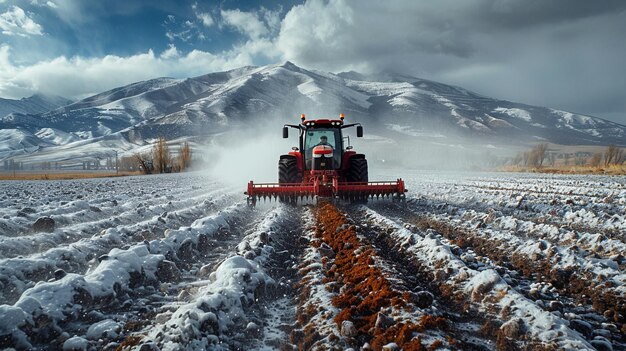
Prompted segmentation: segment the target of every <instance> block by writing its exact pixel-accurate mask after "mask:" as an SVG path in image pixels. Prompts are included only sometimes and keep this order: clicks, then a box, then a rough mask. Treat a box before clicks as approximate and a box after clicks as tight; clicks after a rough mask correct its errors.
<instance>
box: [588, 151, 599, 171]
mask: <svg viewBox="0 0 626 351" xmlns="http://www.w3.org/2000/svg"><path fill="white" fill-rule="evenodd" d="M601 163H602V154H601V153H599V152H597V153H595V154H593V156H592V157H591V159H590V160H589V165H590V166H591V167H599V166H600V164H601Z"/></svg>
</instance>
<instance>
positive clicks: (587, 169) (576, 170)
mask: <svg viewBox="0 0 626 351" xmlns="http://www.w3.org/2000/svg"><path fill="white" fill-rule="evenodd" d="M498 171H503V172H528V173H554V174H604V175H626V165H609V166H602V167H592V166H546V167H539V168H535V167H520V166H505V167H501V168H499V169H498Z"/></svg>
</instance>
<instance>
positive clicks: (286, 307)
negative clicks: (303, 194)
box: [120, 206, 301, 351]
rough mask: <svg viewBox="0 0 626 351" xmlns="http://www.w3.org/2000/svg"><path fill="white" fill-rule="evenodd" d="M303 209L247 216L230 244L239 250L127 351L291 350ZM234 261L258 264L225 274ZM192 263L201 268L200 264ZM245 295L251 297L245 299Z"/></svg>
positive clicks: (163, 311)
mask: <svg viewBox="0 0 626 351" xmlns="http://www.w3.org/2000/svg"><path fill="white" fill-rule="evenodd" d="M299 211H300V210H299V209H296V208H289V207H283V206H279V207H278V208H275V209H271V210H269V211H268V212H266V211H263V214H262V216H258V215H257V216H256V218H259V219H257V220H255V217H250V218H246V219H245V225H244V226H243V227H242V228H241V229H240V230H238V231H237V235H235V237H236V239H237V240H232V241H231V246H230V247H231V248H232V249H233V250H230V251H229V252H228V253H227V254H222V255H221V257H222V259H221V260H213V261H212V263H211V267H210V268H209V269H206V268H207V267H208V266H207V265H205V266H204V267H202V268H200V269H199V270H197V272H198V273H195V276H196V279H198V278H197V276H198V275H199V274H202V276H203V277H204V278H203V279H205V280H199V281H197V282H195V283H192V284H189V283H186V284H185V285H187V286H190V285H191V286H192V288H191V290H189V289H186V290H183V291H186V292H185V294H184V297H185V299H183V300H181V299H180V297H181V294H182V293H179V294H178V296H179V298H178V301H173V302H169V303H166V304H165V305H163V306H162V307H160V308H157V310H156V311H155V313H156V317H155V320H156V323H149V324H147V325H144V326H143V328H141V329H140V330H139V331H137V332H136V333H133V334H132V335H131V336H129V337H127V338H126V340H125V341H124V342H123V343H122V346H123V347H121V348H120V349H122V350H126V349H130V348H131V347H132V346H133V345H137V344H138V345H141V347H145V348H147V347H153V346H151V345H154V346H156V347H159V348H161V349H163V348H165V349H171V350H187V349H196V350H200V349H211V350H246V351H247V350H256V349H259V350H267V349H291V347H292V346H291V344H290V343H289V334H290V332H291V329H292V328H293V323H294V320H295V307H294V306H295V301H294V297H295V296H294V289H293V285H294V283H295V279H296V278H297V277H296V268H295V265H296V260H297V257H298V254H299V246H298V244H297V242H298V239H299V236H300V234H301V230H300V227H301V223H300V215H299ZM235 237H234V238H235ZM234 238H233V239H234ZM230 262H248V263H252V264H253V266H254V269H253V271H249V272H246V273H245V274H244V275H243V276H240V273H239V272H240V271H239V269H236V270H233V273H232V275H231V274H230V273H229V274H227V275H226V276H224V275H223V274H224V273H223V270H224V265H226V266H228V265H229V264H230ZM248 263H246V264H244V266H241V268H243V267H245V266H246V265H247V264H248ZM240 264H241V263H240ZM193 266H194V267H196V269H197V264H195V263H194V265H193ZM250 268H253V267H250ZM183 271H185V272H186V271H188V270H187V269H183ZM189 272H191V273H193V272H194V269H193V268H191V270H189ZM202 272H203V273H202ZM248 274H249V275H248ZM256 274H262V275H263V276H264V277H265V278H264V279H265V281H266V282H265V283H262V284H259V283H260V282H259V281H257V279H258V278H253V276H255V275H256ZM224 278H227V279H226V280H223V279H224ZM241 278H243V279H242V280H241V281H239V282H234V281H233V280H239V279H241ZM231 284H235V286H233V287H231V286H230V285H231ZM239 284H243V285H239ZM232 288H234V290H232ZM248 289H251V290H248ZM242 292H243V293H244V295H242V296H239V295H238V294H239V293H242ZM233 293H236V294H237V295H233ZM173 343H175V344H173Z"/></svg>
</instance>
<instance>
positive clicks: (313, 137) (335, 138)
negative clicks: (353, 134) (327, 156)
mask: <svg viewBox="0 0 626 351" xmlns="http://www.w3.org/2000/svg"><path fill="white" fill-rule="evenodd" d="M342 142H343V140H342V139H341V130H340V129H337V128H328V129H324V128H319V129H309V130H307V131H306V137H305V140H304V150H306V153H305V156H304V157H305V161H306V162H305V163H306V168H307V169H311V158H312V154H313V148H314V147H315V146H317V145H323V144H326V145H330V146H331V147H332V148H333V159H334V162H333V168H334V169H338V168H339V167H340V166H341V149H342Z"/></svg>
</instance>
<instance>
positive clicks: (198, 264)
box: [31, 210, 269, 350]
mask: <svg viewBox="0 0 626 351" xmlns="http://www.w3.org/2000/svg"><path fill="white" fill-rule="evenodd" d="M268 213H269V211H267V210H265V211H253V212H246V213H244V214H242V215H240V216H236V217H231V218H227V219H226V221H225V222H223V224H222V225H220V226H219V227H218V228H216V230H215V232H213V233H212V234H211V235H210V236H207V237H206V238H205V239H204V240H200V241H198V242H197V244H193V243H192V242H189V245H186V244H183V245H181V246H180V247H179V249H178V250H177V251H176V252H165V253H164V254H165V256H166V258H167V259H168V260H167V261H165V262H166V263H165V264H163V265H162V266H161V268H160V271H159V272H158V274H157V280H155V281H152V282H150V283H146V282H144V283H137V285H136V286H135V287H133V286H126V287H120V289H119V291H118V292H117V293H116V294H115V296H114V297H112V298H110V299H107V300H102V301H100V302H98V303H97V304H96V305H94V306H91V309H90V311H89V312H87V311H86V313H83V314H79V315H77V316H76V317H75V318H68V319H66V320H63V321H62V322H59V323H57V325H56V327H60V328H62V329H63V330H64V331H66V332H68V333H71V334H72V335H78V336H82V337H85V338H89V336H88V335H89V333H90V332H89V330H88V327H89V326H90V325H93V324H97V323H99V322H102V321H108V320H112V321H115V324H116V325H117V326H118V329H117V330H116V332H115V333H109V334H108V335H104V336H102V337H101V338H99V339H98V340H96V341H95V342H94V343H93V344H92V345H91V347H94V349H108V350H114V349H117V348H121V349H123V348H124V346H130V345H132V344H133V343H136V342H138V341H139V340H140V339H139V338H138V337H137V335H143V334H144V333H145V330H149V329H150V328H151V325H152V324H153V323H155V322H156V323H158V322H159V321H162V320H164V319H166V318H167V317H168V316H169V315H171V313H172V311H175V310H176V308H177V306H180V305H184V304H187V303H189V302H190V301H193V296H194V295H196V294H197V293H198V290H199V289H201V288H202V287H203V286H205V285H207V284H208V283H209V281H210V274H211V272H213V271H214V270H215V268H216V267H218V266H219V264H220V263H221V262H223V261H224V260H225V259H226V258H227V257H229V256H231V255H233V254H234V252H236V251H237V246H238V245H239V244H240V243H241V240H242V238H243V237H244V236H245V234H246V233H248V232H249V231H251V230H254V228H255V227H256V226H257V225H258V224H259V221H260V220H261V219H263V218H264V217H266V216H268ZM131 284H134V283H132V282H131ZM37 329H38V330H36V333H34V334H33V335H32V336H31V341H35V343H34V344H33V346H34V347H35V348H36V349H41V350H44V349H48V348H49V347H51V346H52V347H55V345H56V346H58V347H59V348H61V346H62V344H63V342H64V341H65V339H67V335H65V336H64V335H63V334H61V335H56V336H55V334H54V333H51V332H50V330H49V329H46V328H44V327H41V326H40V327H39V328H37ZM91 338H92V337H91Z"/></svg>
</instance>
